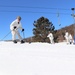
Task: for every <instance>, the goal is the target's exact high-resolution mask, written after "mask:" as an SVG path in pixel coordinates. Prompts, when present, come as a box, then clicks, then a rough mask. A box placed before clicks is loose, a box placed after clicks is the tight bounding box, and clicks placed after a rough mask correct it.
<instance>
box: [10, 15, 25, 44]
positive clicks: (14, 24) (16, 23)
mask: <svg viewBox="0 0 75 75" xmlns="http://www.w3.org/2000/svg"><path fill="white" fill-rule="evenodd" d="M20 21H21V17H20V16H18V17H17V19H16V20H14V21H13V22H12V23H11V24H10V30H11V33H12V40H13V42H14V43H17V41H16V35H17V36H18V38H19V40H20V41H21V43H24V41H23V39H22V37H21V36H20V33H19V31H18V30H19V29H21V30H22V32H23V31H24V29H23V28H22V25H21V22H20Z"/></svg>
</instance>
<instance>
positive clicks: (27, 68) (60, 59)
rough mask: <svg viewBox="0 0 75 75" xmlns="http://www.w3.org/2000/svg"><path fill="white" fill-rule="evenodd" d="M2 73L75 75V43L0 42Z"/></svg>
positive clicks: (0, 68) (0, 71)
mask: <svg viewBox="0 0 75 75" xmlns="http://www.w3.org/2000/svg"><path fill="white" fill-rule="evenodd" d="M0 75H75V45H67V44H66V43H57V44H49V43H31V44H29V43H24V44H20V43H17V44H13V43H12V42H0Z"/></svg>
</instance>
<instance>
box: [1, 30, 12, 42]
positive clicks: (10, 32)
mask: <svg viewBox="0 0 75 75" xmlns="http://www.w3.org/2000/svg"><path fill="white" fill-rule="evenodd" d="M10 33H11V31H10V32H9V33H8V34H6V35H5V36H4V37H3V38H2V39H1V41H3V40H4V39H5V38H6V37H7V36H8V35H9V34H10Z"/></svg>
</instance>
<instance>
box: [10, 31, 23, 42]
mask: <svg viewBox="0 0 75 75" xmlns="http://www.w3.org/2000/svg"><path fill="white" fill-rule="evenodd" d="M11 33H12V40H16V36H18V38H19V40H20V41H21V40H22V37H21V36H20V33H19V32H18V30H13V31H11Z"/></svg>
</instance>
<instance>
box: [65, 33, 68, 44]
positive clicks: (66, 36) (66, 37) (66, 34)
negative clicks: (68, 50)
mask: <svg viewBox="0 0 75 75" xmlns="http://www.w3.org/2000/svg"><path fill="white" fill-rule="evenodd" d="M64 37H65V39H66V42H67V44H68V43H69V33H68V32H66V33H65V36H64Z"/></svg>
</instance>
